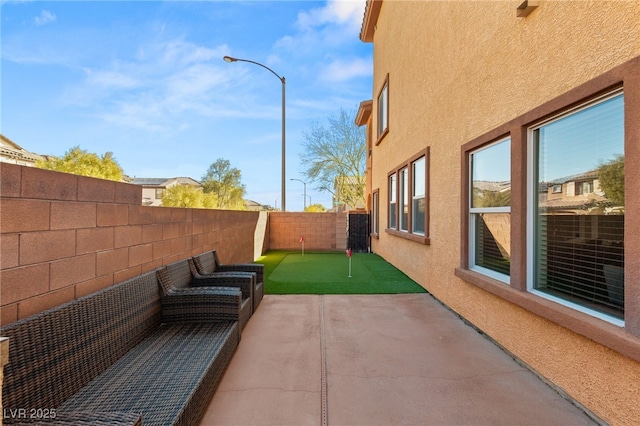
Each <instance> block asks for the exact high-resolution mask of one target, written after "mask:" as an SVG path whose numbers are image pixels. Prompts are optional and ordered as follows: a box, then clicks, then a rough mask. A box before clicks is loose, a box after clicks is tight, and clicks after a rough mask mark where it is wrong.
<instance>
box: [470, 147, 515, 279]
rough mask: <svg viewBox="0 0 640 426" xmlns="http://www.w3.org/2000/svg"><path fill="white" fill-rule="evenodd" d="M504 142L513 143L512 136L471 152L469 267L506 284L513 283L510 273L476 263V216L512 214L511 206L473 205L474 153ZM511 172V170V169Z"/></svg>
mask: <svg viewBox="0 0 640 426" xmlns="http://www.w3.org/2000/svg"><path fill="white" fill-rule="evenodd" d="M503 142H508V143H511V138H510V137H506V138H502V139H500V140H497V141H495V142H492V143H490V144H487V145H483V146H481V147H480V148H477V149H474V150H473V151H470V152H469V154H468V155H469V194H468V197H469V269H470V270H472V271H475V272H478V273H480V274H483V275H486V276H488V277H490V278H493V279H495V280H498V281H501V282H503V283H505V284H511V277H510V276H509V275H505V274H501V273H500V272H497V271H494V270H492V269H488V268H485V267H483V266H480V265H476V250H475V249H476V221H475V219H476V216H477V215H479V214H482V213H489V214H491V213H509V214H511V207H472V206H473V161H471V158H472V156H473V154H475V153H478V152H481V151H484V150H486V149H489V148H491V147H493V146H495V145H498V144H500V143H503ZM509 174H511V171H509Z"/></svg>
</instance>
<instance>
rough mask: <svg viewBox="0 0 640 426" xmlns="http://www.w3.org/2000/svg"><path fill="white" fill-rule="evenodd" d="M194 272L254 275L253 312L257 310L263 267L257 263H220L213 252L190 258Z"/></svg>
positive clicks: (262, 293) (262, 279)
mask: <svg viewBox="0 0 640 426" xmlns="http://www.w3.org/2000/svg"><path fill="white" fill-rule="evenodd" d="M192 261H193V264H194V265H195V268H196V271H197V272H198V273H199V274H201V275H205V276H206V275H209V274H213V273H222V272H229V273H230V272H241V273H248V274H255V281H254V283H253V285H254V289H253V311H254V312H255V311H256V309H258V305H259V304H260V301H261V300H262V297H263V296H264V265H261V264H259V263H227V264H223V263H222V262H220V258H219V257H218V253H217V252H216V251H215V250H213V251H209V252H205V253H202V254H199V255H197V256H194V257H193V258H192Z"/></svg>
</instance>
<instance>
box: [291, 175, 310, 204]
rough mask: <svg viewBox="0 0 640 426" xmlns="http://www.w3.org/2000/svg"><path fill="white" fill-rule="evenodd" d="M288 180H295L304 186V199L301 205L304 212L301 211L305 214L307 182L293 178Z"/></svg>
mask: <svg viewBox="0 0 640 426" xmlns="http://www.w3.org/2000/svg"><path fill="white" fill-rule="evenodd" d="M289 180H297V181H298V182H302V184H303V185H304V195H303V197H304V203H303V205H304V210H303V211H305V212H306V211H307V182H305V181H303V180H300V179H294V178H291V179H289Z"/></svg>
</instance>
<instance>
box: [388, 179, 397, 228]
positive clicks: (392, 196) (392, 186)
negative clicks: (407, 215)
mask: <svg viewBox="0 0 640 426" xmlns="http://www.w3.org/2000/svg"><path fill="white" fill-rule="evenodd" d="M396 213H397V202H396V174H395V173H394V174H392V175H390V176H389V229H396Z"/></svg>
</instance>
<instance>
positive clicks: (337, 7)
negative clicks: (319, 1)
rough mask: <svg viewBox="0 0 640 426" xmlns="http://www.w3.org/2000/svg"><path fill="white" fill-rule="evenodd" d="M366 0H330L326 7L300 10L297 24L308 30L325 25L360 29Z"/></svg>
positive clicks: (353, 29) (354, 29) (352, 29)
mask: <svg viewBox="0 0 640 426" xmlns="http://www.w3.org/2000/svg"><path fill="white" fill-rule="evenodd" d="M365 5H366V0H329V1H328V2H327V4H326V5H325V6H324V7H321V8H316V9H311V10H310V11H308V12H300V13H299V14H298V21H297V22H296V26H297V27H298V28H299V29H300V30H302V31H308V30H311V29H313V28H316V27H319V26H323V25H332V24H333V25H341V26H346V27H347V28H348V29H349V30H350V31H358V30H359V29H360V26H361V25H362V19H363V17H364V9H365Z"/></svg>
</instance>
